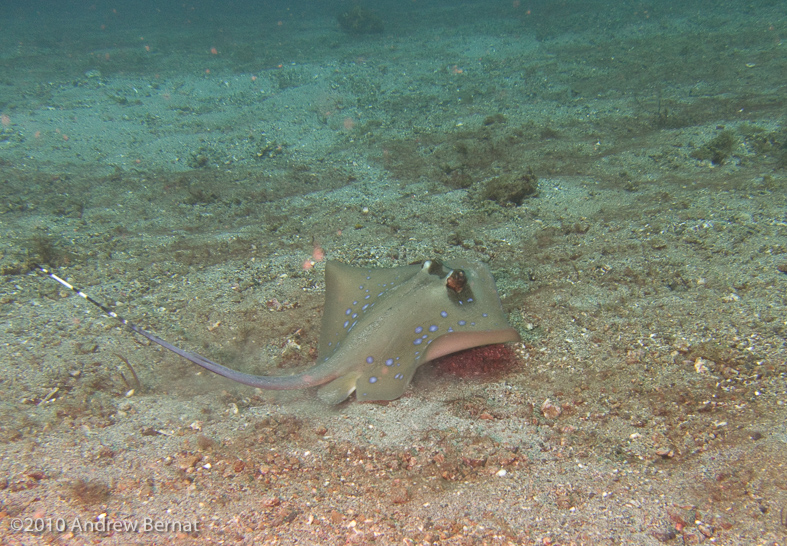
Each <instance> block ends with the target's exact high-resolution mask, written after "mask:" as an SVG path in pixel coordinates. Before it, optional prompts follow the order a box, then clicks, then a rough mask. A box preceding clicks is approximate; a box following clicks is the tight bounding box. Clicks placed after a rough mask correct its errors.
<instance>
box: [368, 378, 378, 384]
mask: <svg viewBox="0 0 787 546" xmlns="http://www.w3.org/2000/svg"><path fill="white" fill-rule="evenodd" d="M369 383H377V378H376V377H370V378H369Z"/></svg>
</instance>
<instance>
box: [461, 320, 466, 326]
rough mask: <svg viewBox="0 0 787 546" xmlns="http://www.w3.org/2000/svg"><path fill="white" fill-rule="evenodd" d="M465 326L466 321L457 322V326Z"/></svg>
mask: <svg viewBox="0 0 787 546" xmlns="http://www.w3.org/2000/svg"><path fill="white" fill-rule="evenodd" d="M465 324H467V321H466V320H460V321H459V326H464V325H465Z"/></svg>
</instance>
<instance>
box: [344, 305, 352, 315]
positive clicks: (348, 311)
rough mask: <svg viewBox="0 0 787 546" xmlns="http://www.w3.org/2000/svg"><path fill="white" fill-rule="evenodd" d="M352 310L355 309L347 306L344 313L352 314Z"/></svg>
mask: <svg viewBox="0 0 787 546" xmlns="http://www.w3.org/2000/svg"><path fill="white" fill-rule="evenodd" d="M352 312H353V310H352V309H350V308H349V307H348V308H347V311H345V312H344V314H345V315H349V314H350V313H352Z"/></svg>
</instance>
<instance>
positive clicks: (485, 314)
mask: <svg viewBox="0 0 787 546" xmlns="http://www.w3.org/2000/svg"><path fill="white" fill-rule="evenodd" d="M481 316H482V317H484V318H486V317H488V316H489V313H481Z"/></svg>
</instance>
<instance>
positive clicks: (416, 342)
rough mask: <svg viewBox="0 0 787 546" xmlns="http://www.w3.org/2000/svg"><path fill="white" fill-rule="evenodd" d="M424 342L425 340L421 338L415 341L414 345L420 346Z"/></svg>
mask: <svg viewBox="0 0 787 546" xmlns="http://www.w3.org/2000/svg"><path fill="white" fill-rule="evenodd" d="M422 341H423V339H421V338H420V337H419V338H418V339H416V340H415V341H413V345H420V344H421V342H422Z"/></svg>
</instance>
